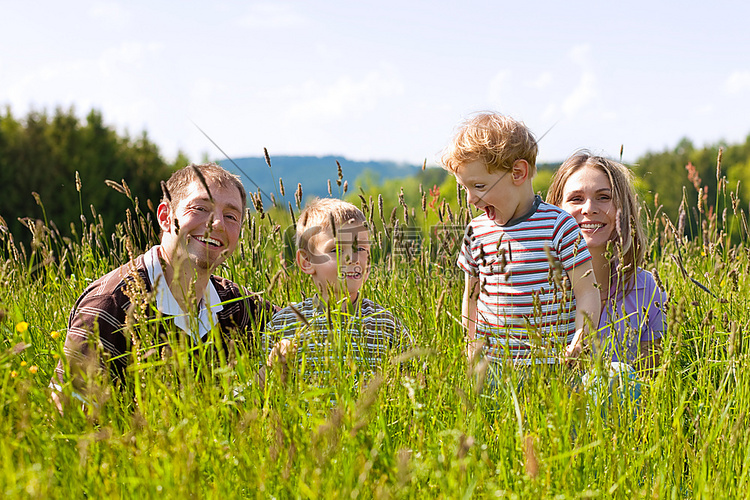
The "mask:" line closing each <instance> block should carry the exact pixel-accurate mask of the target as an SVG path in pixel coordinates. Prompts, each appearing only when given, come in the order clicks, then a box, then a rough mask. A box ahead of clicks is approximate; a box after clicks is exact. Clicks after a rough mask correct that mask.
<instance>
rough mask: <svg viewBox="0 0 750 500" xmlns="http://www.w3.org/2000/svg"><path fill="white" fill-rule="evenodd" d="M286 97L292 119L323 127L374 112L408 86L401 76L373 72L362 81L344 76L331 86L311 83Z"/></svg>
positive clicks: (286, 91)
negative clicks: (288, 101) (322, 125)
mask: <svg viewBox="0 0 750 500" xmlns="http://www.w3.org/2000/svg"><path fill="white" fill-rule="evenodd" d="M284 93H286V94H287V95H288V96H289V97H290V99H291V101H292V102H291V104H290V105H289V106H288V108H287V110H286V115H287V117H288V118H290V119H293V120H295V121H297V120H303V121H307V120H312V121H315V122H316V123H323V122H330V121H334V120H337V119H341V118H344V117H346V116H349V115H352V114H353V115H360V114H361V113H362V112H364V111H372V110H374V109H375V108H376V106H377V104H378V102H380V101H381V100H383V99H385V98H389V97H393V96H398V95H402V94H403V93H404V85H403V83H402V82H401V79H400V78H399V77H398V76H397V75H394V74H383V73H382V72H379V71H372V72H370V73H368V74H367V75H365V76H364V77H363V78H361V79H359V80H355V79H353V78H352V77H350V76H343V77H341V78H339V79H338V80H336V81H335V82H334V83H333V84H331V85H328V86H326V85H321V84H320V83H318V82H316V81H308V82H306V83H304V84H302V85H301V86H298V87H287V88H286V89H284Z"/></svg>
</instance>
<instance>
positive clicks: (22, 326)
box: [16, 321, 29, 333]
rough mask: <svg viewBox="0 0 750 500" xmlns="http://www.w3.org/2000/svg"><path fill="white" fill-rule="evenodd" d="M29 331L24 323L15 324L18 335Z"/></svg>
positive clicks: (27, 325)
mask: <svg viewBox="0 0 750 500" xmlns="http://www.w3.org/2000/svg"><path fill="white" fill-rule="evenodd" d="M28 329H29V324H28V323H27V322H25V321H21V322H20V323H17V324H16V331H17V332H18V333H25V332H26V330H28Z"/></svg>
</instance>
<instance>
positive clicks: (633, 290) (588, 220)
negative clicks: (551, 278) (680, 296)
mask: <svg viewBox="0 0 750 500" xmlns="http://www.w3.org/2000/svg"><path fill="white" fill-rule="evenodd" d="M632 178H633V176H632V173H631V172H630V170H629V169H628V168H627V167H625V166H624V165H622V164H620V163H617V162H615V161H612V160H608V159H606V158H603V157H601V156H594V155H592V154H590V153H589V152H588V151H580V152H578V153H576V154H574V155H573V156H571V157H570V158H568V159H567V160H565V162H564V163H563V164H562V165H561V166H560V168H559V169H558V170H557V172H556V173H555V175H554V177H553V179H552V184H551V186H550V188H549V191H548V193H547V202H548V203H551V204H553V205H557V206H559V207H561V208H562V209H563V210H565V211H567V212H568V213H570V214H571V215H572V216H573V217H574V218H575V219H576V221H577V222H578V225H579V226H580V228H581V232H582V233H583V237H584V239H585V240H586V244H587V246H588V249H589V252H591V259H592V264H593V267H594V274H595V276H596V281H597V283H598V284H599V286H600V293H601V299H602V309H601V311H602V312H601V316H600V318H599V338H598V339H597V340H598V342H595V344H598V347H599V348H600V349H602V350H603V351H604V353H605V354H606V356H607V357H608V358H610V360H611V361H612V362H613V363H617V362H619V363H627V364H628V365H635V366H636V367H637V368H639V369H642V370H647V371H650V370H651V369H653V368H654V367H656V366H657V365H658V364H659V352H660V348H661V339H662V335H663V333H664V330H665V321H664V318H665V316H664V314H663V312H662V307H663V304H664V302H665V300H666V296H665V294H664V292H663V291H661V290H660V289H659V288H658V286H657V285H656V282H655V281H654V277H653V276H652V275H651V273H649V272H648V271H645V270H643V269H641V267H640V266H642V265H643V261H644V255H645V253H646V234H645V231H644V228H643V224H642V223H641V220H640V217H639V210H638V204H637V201H636V197H635V190H634V189H633V183H632ZM605 359H607V358H605Z"/></svg>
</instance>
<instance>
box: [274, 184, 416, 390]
mask: <svg viewBox="0 0 750 500" xmlns="http://www.w3.org/2000/svg"><path fill="white" fill-rule="evenodd" d="M296 240H297V246H298V249H297V254H296V262H297V265H298V266H299V268H300V269H301V270H302V272H304V273H305V274H308V275H310V277H311V278H312V280H313V283H314V284H315V287H316V289H317V291H318V293H317V294H316V295H315V296H313V297H308V298H306V299H305V300H303V301H302V302H299V303H296V304H294V305H292V306H289V307H286V308H284V309H282V310H281V311H279V312H277V313H276V314H274V316H273V319H272V321H271V322H270V323H269V324H268V331H269V337H270V342H269V347H270V345H273V348H272V349H271V353H270V354H269V356H268V364H269V365H272V364H273V363H274V362H275V361H277V360H281V361H282V362H286V361H287V359H289V358H296V359H297V362H298V364H300V365H302V366H304V367H305V370H304V372H305V373H304V376H306V377H307V378H313V379H314V378H319V379H320V378H322V377H324V376H326V375H328V374H330V373H331V370H330V368H331V367H330V364H331V363H332V362H333V363H335V362H336V360H335V359H332V358H336V357H337V355H339V354H340V355H343V356H344V357H347V358H348V359H350V360H352V361H354V365H355V366H356V370H357V371H358V372H362V371H364V372H366V373H372V372H375V371H378V370H379V369H380V368H381V367H382V366H383V365H384V362H385V360H386V358H387V356H388V355H389V354H390V353H392V352H402V351H404V350H406V349H407V348H408V347H409V346H410V344H411V342H410V338H409V332H408V330H407V329H406V328H405V327H404V326H403V325H402V324H401V321H399V319H398V318H396V317H395V316H394V315H393V314H392V313H391V312H390V311H388V310H386V309H385V308H383V307H382V306H380V305H379V304H376V303H375V302H373V301H372V300H370V299H367V298H364V297H362V287H363V286H364V284H365V282H366V281H367V278H368V276H369V274H370V235H369V231H368V229H367V223H366V218H365V215H364V214H363V213H362V211H361V210H359V209H358V208H357V207H355V206H354V205H352V204H351V203H348V202H345V201H342V200H338V199H335V198H324V199H318V200H315V201H313V202H312V203H310V204H309V205H308V206H307V207H305V209H304V210H303V211H302V213H301V214H300V216H299V219H298V222H297V232H296ZM332 318H336V321H332ZM339 334H340V335H341V337H340V338H336V336H337V335H339ZM342 346H343V351H340V352H337V351H336V349H340V348H342Z"/></svg>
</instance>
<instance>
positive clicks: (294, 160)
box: [219, 156, 422, 206]
mask: <svg viewBox="0 0 750 500" xmlns="http://www.w3.org/2000/svg"><path fill="white" fill-rule="evenodd" d="M336 160H338V161H339V163H340V164H341V169H342V172H343V180H342V186H343V182H344V181H349V192H351V191H353V190H354V189H356V184H355V181H356V180H357V178H358V177H360V176H361V175H362V173H364V172H365V171H369V172H372V173H373V174H374V177H375V179H374V180H376V181H379V182H382V181H384V180H386V179H393V178H399V177H409V176H412V175H414V174H416V173H417V172H419V171H420V170H421V168H422V166H421V165H407V164H403V163H396V162H390V161H354V160H348V159H346V158H342V157H337V156H322V157H320V156H273V157H271V169H269V168H268V165H267V164H266V160H265V159H264V158H262V157H250V158H236V159H234V163H236V164H237V166H239V169H238V168H237V167H236V166H235V165H233V164H232V163H231V162H230V161H228V160H223V161H220V162H219V163H220V164H221V166H222V167H224V168H226V169H227V170H229V171H230V172H233V173H236V174H237V175H239V176H240V178H241V179H242V183H243V184H244V185H245V189H247V190H248V192H250V191H257V190H258V188H257V187H256V185H255V184H257V185H258V186H260V189H261V190H262V191H263V192H264V193H266V194H268V195H270V194H271V193H273V195H274V197H275V198H276V200H277V201H282V202H283V206H286V205H287V202H290V201H291V202H292V204H294V192H295V191H296V190H297V184H298V183H300V184H302V196H303V199H307V198H308V197H310V196H320V197H325V196H328V180H329V179H330V180H331V190H332V192H333V195H334V196H338V195H339V194H341V193H342V192H343V189H342V188H339V187H338V186H337V185H336V179H337V177H338V167H337V166H336ZM279 178H282V179H283V181H284V191H285V196H283V197H282V196H281V193H280V192H279ZM267 202H268V198H266V197H265V196H264V197H263V203H264V204H266V203H267Z"/></svg>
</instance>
